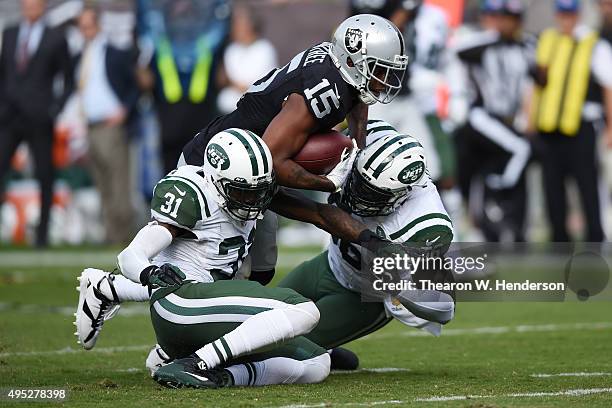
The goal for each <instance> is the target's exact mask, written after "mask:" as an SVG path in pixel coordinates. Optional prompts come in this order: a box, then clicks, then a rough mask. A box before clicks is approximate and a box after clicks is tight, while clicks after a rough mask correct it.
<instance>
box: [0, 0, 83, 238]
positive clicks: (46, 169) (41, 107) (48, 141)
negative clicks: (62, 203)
mask: <svg viewBox="0 0 612 408" xmlns="http://www.w3.org/2000/svg"><path fill="white" fill-rule="evenodd" d="M45 8H46V0H21V9H22V15H23V20H22V21H21V23H20V24H19V25H17V26H14V27H9V28H8V29H6V30H5V31H4V33H3V36H2V38H3V41H2V50H1V51H0V183H1V182H2V181H3V180H4V176H5V175H6V174H7V172H8V170H9V167H10V161H11V158H12V156H13V153H14V152H15V150H16V149H17V147H18V146H19V144H20V142H22V141H26V142H27V143H28V146H29V148H30V152H31V154H32V156H33V158H34V164H35V174H36V178H37V179H38V181H39V183H40V190H41V206H40V207H41V208H40V223H39V225H38V229H37V235H36V245H37V246H46V245H47V242H48V239H47V232H48V223H49V212H50V209H51V200H52V195H53V179H54V169H53V162H52V147H53V124H54V120H55V118H56V116H57V115H58V114H59V112H60V111H61V110H62V108H63V106H64V103H65V102H66V100H67V99H68V96H69V95H70V92H71V91H72V85H73V80H72V74H71V70H70V57H69V54H68V46H67V44H66V39H65V37H64V33H63V32H62V31H59V30H56V29H51V28H49V27H47V26H46V25H45V23H44V21H43V15H44V12H45ZM58 75H61V76H62V77H63V80H64V82H63V92H62V93H61V95H56V94H55V93H54V87H53V84H54V80H55V78H56V77H57V76H58ZM1 187H2V184H0V188H1Z"/></svg>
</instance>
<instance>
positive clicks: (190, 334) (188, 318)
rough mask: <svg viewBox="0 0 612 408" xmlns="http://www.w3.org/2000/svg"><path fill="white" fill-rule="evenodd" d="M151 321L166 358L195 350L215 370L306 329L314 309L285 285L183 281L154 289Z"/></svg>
mask: <svg viewBox="0 0 612 408" xmlns="http://www.w3.org/2000/svg"><path fill="white" fill-rule="evenodd" d="M151 319H152V322H153V327H154V328H155V333H156V335H157V340H158V343H159V344H160V346H161V347H162V348H163V349H164V351H165V352H166V353H167V354H168V356H170V357H171V358H180V357H185V356H188V355H190V354H192V353H196V355H197V356H198V357H199V358H200V359H201V360H203V361H204V362H205V364H206V366H207V367H208V368H214V367H216V366H218V365H222V364H225V363H226V362H227V361H229V360H233V359H235V358H238V357H240V356H242V355H247V354H251V353H253V352H255V351H257V350H259V349H261V348H262V347H264V346H269V345H274V344H278V343H280V342H283V341H286V340H289V339H291V338H294V337H297V336H300V335H302V334H305V333H308V332H309V331H310V330H312V328H313V327H314V326H315V325H316V324H317V322H318V319H319V311H318V310H317V308H316V306H315V305H314V303H312V302H311V301H309V300H308V299H306V298H304V297H303V296H300V295H299V294H297V293H296V292H295V291H293V290H290V289H281V288H266V287H263V286H261V285H260V284H258V283H256V282H250V281H217V282H214V283H194V282H187V283H184V284H183V285H181V286H180V287H179V288H178V289H177V288H169V289H160V290H157V291H156V292H154V293H153V295H152V297H151Z"/></svg>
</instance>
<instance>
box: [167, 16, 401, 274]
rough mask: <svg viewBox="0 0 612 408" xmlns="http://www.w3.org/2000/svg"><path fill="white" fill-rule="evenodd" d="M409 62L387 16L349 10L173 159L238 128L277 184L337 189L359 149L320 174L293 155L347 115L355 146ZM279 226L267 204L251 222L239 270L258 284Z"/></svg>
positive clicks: (196, 161) (189, 160)
mask: <svg viewBox="0 0 612 408" xmlns="http://www.w3.org/2000/svg"><path fill="white" fill-rule="evenodd" d="M247 63H248V62H247ZM407 64H408V58H407V57H406V55H405V47H404V39H403V37H402V34H401V33H400V32H399V30H398V29H397V28H396V27H395V26H394V25H393V24H392V23H391V22H390V21H388V20H386V19H384V18H382V17H379V16H373V15H359V16H353V17H350V18H348V19H347V20H345V21H344V22H342V23H341V24H340V26H339V27H338V28H337V29H336V31H335V33H334V35H333V38H332V41H331V43H329V42H324V43H321V44H317V45H315V46H313V47H311V48H308V49H306V50H304V51H303V52H301V53H299V54H298V55H296V56H295V57H294V58H293V59H292V60H291V61H289V63H287V64H286V65H285V66H283V67H281V68H277V69H275V70H272V71H271V72H270V73H268V74H267V75H266V76H265V77H263V78H261V79H260V80H258V81H257V82H255V83H254V84H253V85H252V86H251V88H249V89H248V90H247V92H246V93H245V94H244V95H243V97H242V98H241V99H240V101H238V104H237V108H236V110H235V111H234V112H232V113H230V114H228V115H225V116H222V117H219V118H217V119H215V120H214V121H213V122H211V123H210V124H209V125H208V126H207V127H206V128H205V129H203V130H202V131H201V132H200V133H198V134H197V135H196V136H195V137H194V139H193V140H192V141H191V142H189V143H188V144H187V145H186V146H185V148H184V149H183V155H182V156H181V159H180V160H179V165H180V164H185V163H186V164H191V165H202V163H203V162H204V158H203V153H204V149H205V147H206V145H207V144H208V141H209V140H210V138H211V137H212V136H214V135H215V134H217V133H219V132H220V131H222V130H225V129H228V128H241V129H247V130H250V131H252V132H253V133H255V134H257V135H259V136H261V137H262V138H263V140H264V141H265V142H266V144H267V145H268V147H269V148H270V151H271V153H272V159H273V163H274V170H275V172H276V178H277V181H278V184H280V185H281V186H287V187H293V188H298V189H307V190H318V191H325V192H333V191H336V190H338V189H339V188H340V186H341V185H342V184H343V183H344V180H345V179H346V177H347V176H348V174H350V170H351V168H352V164H353V163H352V162H353V160H354V158H355V156H356V153H357V149H353V150H352V152H350V154H348V153H349V152H345V153H346V154H345V155H343V160H342V161H341V162H340V163H339V164H338V165H337V166H336V167H335V168H334V169H332V171H331V172H330V173H329V174H327V175H326V176H318V175H314V174H312V173H309V172H308V171H306V170H304V169H303V168H302V167H301V166H299V165H298V164H296V163H295V162H294V161H293V160H292V157H294V156H295V155H296V154H297V153H298V152H299V151H300V150H301V149H302V147H303V146H304V144H305V143H306V141H307V139H308V136H309V135H311V134H316V133H321V132H324V131H326V130H329V129H331V128H333V127H334V126H336V125H337V124H339V123H341V122H342V121H344V119H345V118H346V119H347V120H348V123H349V128H350V131H351V135H352V137H353V139H354V140H355V141H356V144H357V146H359V147H363V146H364V145H365V135H366V123H367V115H368V105H371V104H374V103H376V102H381V103H389V102H391V100H393V98H394V97H395V96H396V95H397V93H398V92H399V90H400V89H401V84H402V79H403V76H404V72H405V70H406V67H407ZM250 147H251V149H257V146H250ZM277 227H278V220H277V217H276V215H275V214H274V213H271V212H270V211H267V212H266V214H265V216H264V218H263V219H262V220H260V221H258V223H257V229H256V233H255V240H254V244H253V248H252V250H251V255H250V259H248V260H247V261H246V262H245V263H244V264H243V267H242V269H241V271H240V272H239V275H242V276H249V279H251V280H256V281H258V282H260V283H262V284H264V285H265V284H267V283H268V282H270V280H271V279H272V277H273V276H274V272H275V267H276V260H277V255H278V250H277V247H276V231H277Z"/></svg>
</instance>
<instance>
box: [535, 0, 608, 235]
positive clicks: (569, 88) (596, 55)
mask: <svg viewBox="0 0 612 408" xmlns="http://www.w3.org/2000/svg"><path fill="white" fill-rule="evenodd" d="M579 14H580V3H579V1H578V0H556V21H557V27H556V28H550V29H548V30H545V31H544V32H543V33H542V34H541V35H540V39H539V41H538V48H537V53H536V60H537V64H538V65H539V66H541V67H542V68H543V69H544V70H545V72H546V75H545V77H546V83H545V86H542V87H539V88H537V89H536V93H535V95H534V96H535V99H534V102H533V103H532V106H533V109H532V115H531V120H530V122H531V123H532V127H534V128H535V129H536V130H537V132H538V134H539V138H538V142H539V144H540V146H541V148H542V153H543V154H542V155H541V158H542V160H541V161H542V170H543V176H544V186H545V192H546V201H547V207H548V215H549V219H550V223H551V226H552V239H553V241H554V242H567V241H569V240H570V236H569V233H568V231H567V227H566V222H567V197H566V189H565V182H566V180H567V179H568V178H573V179H574V180H575V181H576V184H577V186H578V191H579V193H580V204H581V207H582V210H583V212H584V215H585V221H586V233H585V234H584V238H585V240H586V241H588V242H601V241H603V240H604V231H603V227H602V222H601V205H600V203H601V201H600V195H599V165H598V154H597V145H598V143H597V138H598V136H599V135H600V134H601V133H603V135H604V138H605V143H606V144H607V146H608V147H612V126H611V123H610V121H611V120H612V47H611V46H610V44H609V43H608V42H606V41H603V40H601V39H600V37H599V35H598V33H596V32H595V31H593V30H591V29H589V28H588V27H586V26H583V25H581V24H579V18H580V15H579ZM606 118H607V122H608V123H607V125H606V123H605V119H606Z"/></svg>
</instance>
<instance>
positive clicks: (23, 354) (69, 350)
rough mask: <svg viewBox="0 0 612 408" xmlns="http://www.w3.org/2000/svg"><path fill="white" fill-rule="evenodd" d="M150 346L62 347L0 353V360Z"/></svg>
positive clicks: (123, 350) (114, 350) (141, 348)
mask: <svg viewBox="0 0 612 408" xmlns="http://www.w3.org/2000/svg"><path fill="white" fill-rule="evenodd" d="M151 347H152V346H151V344H146V345H144V344H143V345H140V346H122V347H96V348H94V349H92V350H84V349H82V348H72V347H64V348H63V349H59V350H47V351H17V352H12V353H0V358H3V357H31V356H54V355H62V354H76V353H103V354H112V353H125V352H129V351H142V350H151Z"/></svg>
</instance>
